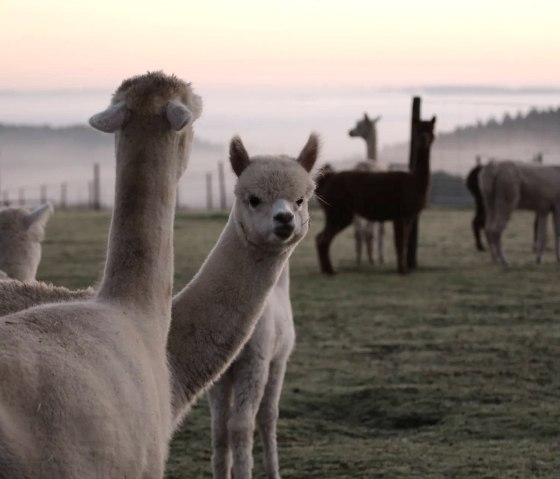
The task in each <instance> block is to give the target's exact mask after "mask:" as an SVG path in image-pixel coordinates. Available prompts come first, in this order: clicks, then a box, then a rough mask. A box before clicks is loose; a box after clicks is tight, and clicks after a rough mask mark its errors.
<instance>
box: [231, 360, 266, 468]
mask: <svg viewBox="0 0 560 479" xmlns="http://www.w3.org/2000/svg"><path fill="white" fill-rule="evenodd" d="M234 376H235V381H234V392H233V407H232V411H231V416H230V419H229V423H228V429H229V440H230V444H231V448H232V451H233V467H232V471H233V478H234V479H237V478H243V479H250V478H251V477H252V470H253V452H252V451H253V434H254V432H255V419H256V416H257V412H258V410H259V404H260V402H261V399H262V397H263V394H264V389H265V386H266V383H267V381H268V362H267V361H265V360H264V359H263V358H262V356H261V355H260V353H259V352H253V351H251V350H245V351H244V353H243V355H242V356H241V357H240V358H239V360H238V361H237V362H236V363H235V365H234Z"/></svg>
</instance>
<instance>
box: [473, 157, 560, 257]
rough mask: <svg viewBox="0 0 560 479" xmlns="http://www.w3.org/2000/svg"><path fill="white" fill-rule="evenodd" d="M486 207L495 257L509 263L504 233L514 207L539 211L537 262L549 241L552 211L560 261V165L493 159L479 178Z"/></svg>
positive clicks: (555, 246)
mask: <svg viewBox="0 0 560 479" xmlns="http://www.w3.org/2000/svg"><path fill="white" fill-rule="evenodd" d="M478 182H479V186H480V193H481V195H482V199H483V201H484V208H485V210H486V222H485V226H484V229H485V233H486V240H487V242H488V249H489V250H490V255H491V257H492V260H493V261H494V262H497V263H501V264H503V265H506V264H507V261H506V258H505V256H504V252H503V248H502V233H503V231H504V229H505V227H506V225H507V222H508V221H509V218H510V216H511V214H512V213H513V211H514V210H516V209H525V210H531V211H535V212H536V213H537V219H536V238H535V248H534V250H535V253H536V257H537V263H540V262H541V259H542V254H543V251H544V247H545V243H546V218H547V216H548V214H549V213H552V216H553V222H554V251H555V255H556V260H557V261H560V167H558V166H543V165H541V164H538V163H523V162H514V161H501V162H497V161H491V162H489V163H488V164H487V165H485V166H483V167H482V169H481V170H480V173H479V178H478Z"/></svg>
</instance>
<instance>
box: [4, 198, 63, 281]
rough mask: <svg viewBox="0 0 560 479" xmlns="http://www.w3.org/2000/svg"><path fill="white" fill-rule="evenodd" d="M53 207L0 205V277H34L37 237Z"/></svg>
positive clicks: (37, 259)
mask: <svg viewBox="0 0 560 479" xmlns="http://www.w3.org/2000/svg"><path fill="white" fill-rule="evenodd" d="M52 212H53V207H52V206H51V204H50V203H45V204H43V205H41V206H39V207H38V208H36V209H34V210H33V211H29V210H27V209H25V208H2V209H0V273H4V275H0V279H7V278H12V279H18V280H20V281H30V280H33V279H35V276H36V274H37V268H38V267H39V262H40V261H41V241H43V238H44V236H45V225H46V224H47V221H48V220H49V218H50V216H51V215H52Z"/></svg>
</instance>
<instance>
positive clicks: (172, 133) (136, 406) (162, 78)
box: [0, 72, 201, 479]
mask: <svg viewBox="0 0 560 479" xmlns="http://www.w3.org/2000/svg"><path fill="white" fill-rule="evenodd" d="M178 110H180V111H178ZM200 111H201V102H200V99H199V98H198V97H197V96H196V95H194V94H193V93H192V90H191V88H190V86H189V85H188V84H186V83H184V82H183V81H181V80H179V79H177V78H175V77H169V76H166V75H164V74H163V73H160V72H157V73H148V74H146V75H143V76H139V77H134V78H131V79H129V80H126V81H124V82H123V83H122V85H121V86H120V87H119V88H118V90H117V91H116V93H115V94H114V96H113V98H112V101H111V105H110V107H109V108H108V109H107V110H105V111H104V112H102V113H100V114H98V115H95V116H93V117H92V118H91V120H90V123H91V124H92V126H94V127H95V128H98V129H100V130H102V131H106V132H115V141H116V157H117V158H116V159H117V180H116V199H115V210H114V213H113V219H112V222H111V231H110V236H109V246H108V255H107V263H106V266H105V272H104V275H103V278H102V280H101V284H100V287H99V292H98V293H97V295H96V297H95V298H94V299H93V300H91V301H78V302H73V303H65V304H59V303H56V304H50V305H42V306H37V307H34V308H30V309H26V310H24V311H20V312H19V313H15V314H9V315H6V316H3V317H2V318H0V377H2V388H0V471H2V475H1V476H0V477H25V478H45V479H46V478H53V477H57V478H75V477H80V478H98V477H108V478H109V477H137V478H144V479H148V478H150V479H151V478H161V477H162V476H163V471H164V466H165V461H166V458H167V449H168V441H169V438H170V436H171V433H172V418H171V408H170V404H171V399H170V394H171V391H170V380H169V370H168V366H167V358H166V341H167V332H168V328H169V323H170V317H171V314H170V313H171V289H172V279H173V267H172V266H173V262H172V260H173V247H172V245H173V217H174V207H175V191H176V187H177V182H178V179H179V177H180V175H181V174H182V172H183V171H184V169H185V167H186V163H187V158H188V154H189V149H190V146H191V143H192V122H193V121H194V120H195V119H196V118H197V117H198V116H199V115H200ZM154 225H157V227H154Z"/></svg>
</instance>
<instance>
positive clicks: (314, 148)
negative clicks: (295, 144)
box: [297, 133, 319, 172]
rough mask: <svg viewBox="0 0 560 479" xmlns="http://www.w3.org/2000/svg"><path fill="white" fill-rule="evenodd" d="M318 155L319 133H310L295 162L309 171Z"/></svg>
mask: <svg viewBox="0 0 560 479" xmlns="http://www.w3.org/2000/svg"><path fill="white" fill-rule="evenodd" d="M318 156H319V135H318V134H317V133H311V135H309V139H308V140H307V143H306V144H305V146H304V147H303V150H301V153H300V154H299V156H298V158H297V162H298V163H299V164H300V165H301V166H302V167H303V168H304V169H305V171H307V172H309V171H311V170H312V169H313V165H315V162H316V161H317V157H318Z"/></svg>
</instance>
